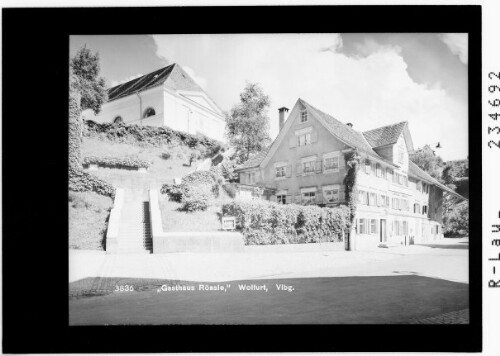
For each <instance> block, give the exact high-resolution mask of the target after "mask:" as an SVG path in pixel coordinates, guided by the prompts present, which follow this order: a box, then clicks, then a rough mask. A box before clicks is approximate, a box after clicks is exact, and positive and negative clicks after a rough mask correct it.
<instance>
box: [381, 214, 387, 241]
mask: <svg viewBox="0 0 500 356" xmlns="http://www.w3.org/2000/svg"><path fill="white" fill-rule="evenodd" d="M380 242H387V229H386V220H385V219H380Z"/></svg>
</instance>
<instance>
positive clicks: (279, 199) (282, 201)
mask: <svg viewBox="0 0 500 356" xmlns="http://www.w3.org/2000/svg"><path fill="white" fill-rule="evenodd" d="M276 200H277V202H278V204H286V194H280V195H277V196H276Z"/></svg>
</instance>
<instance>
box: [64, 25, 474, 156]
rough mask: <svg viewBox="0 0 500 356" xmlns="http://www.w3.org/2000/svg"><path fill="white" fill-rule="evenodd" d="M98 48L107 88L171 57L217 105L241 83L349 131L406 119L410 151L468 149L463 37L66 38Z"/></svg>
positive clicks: (457, 152) (230, 100) (274, 117)
mask: <svg viewBox="0 0 500 356" xmlns="http://www.w3.org/2000/svg"><path fill="white" fill-rule="evenodd" d="M70 43H71V46H70V51H71V54H74V53H75V52H76V50H77V49H78V48H79V47H81V46H83V45H87V47H89V48H91V49H92V50H94V51H98V52H99V54H100V60H101V74H102V75H103V76H104V77H105V78H106V80H107V83H108V85H109V86H113V85H116V84H119V83H121V82H125V81H127V80H130V79H133V78H135V77H137V76H140V75H142V74H146V73H149V72H152V71H154V70H156V69H159V68H161V67H163V66H166V65H168V64H171V63H178V64H180V65H181V66H182V67H183V68H184V69H185V70H186V71H187V72H188V73H189V74H190V75H191V76H192V77H193V78H194V79H195V80H196V81H197V82H198V84H200V85H201V86H202V87H203V88H204V89H205V90H206V92H207V93H208V95H209V96H211V97H212V98H213V99H214V100H215V101H216V102H217V103H218V105H219V106H220V107H221V108H222V109H223V110H229V109H230V108H231V107H232V106H233V105H234V104H235V103H237V102H238V100H239V93H240V92H241V91H242V89H243V88H244V86H245V82H246V81H251V82H258V83H260V84H261V86H262V88H263V89H264V91H265V92H266V93H267V94H268V95H269V96H270V98H271V108H270V110H269V117H270V123H271V132H270V133H271V136H272V137H273V138H274V137H275V136H276V135H277V131H278V112H277V109H278V107H281V106H286V107H288V108H290V109H291V108H292V107H293V105H294V104H295V102H296V101H297V99H298V98H302V99H304V100H306V101H307V102H309V103H310V104H311V105H313V106H316V107H317V108H319V109H321V110H323V111H325V112H327V113H329V114H331V115H332V116H334V117H335V118H337V119H338V120H340V121H342V122H344V123H346V122H352V123H353V124H354V128H355V129H357V130H361V131H364V130H369V129H372V128H376V127H379V126H382V125H387V124H392V123H396V122H400V121H408V122H409V125H410V130H411V133H412V137H413V142H414V146H415V148H418V147H422V146H423V145H425V144H426V143H428V144H431V145H435V144H436V143H437V142H441V146H442V148H441V149H439V150H438V151H437V153H438V154H439V155H441V157H443V158H444V159H445V160H452V159H460V158H466V157H467V155H468V150H467V138H468V130H467V125H468V120H467V117H468V116H467V115H468V113H467V111H468V106H467V49H468V47H467V35H466V34H394V33H391V34H262V35H261V34H257V35H248V34H244V35H239V34H236V35H158V36H142V35H141V36H74V37H72V38H71V41H70Z"/></svg>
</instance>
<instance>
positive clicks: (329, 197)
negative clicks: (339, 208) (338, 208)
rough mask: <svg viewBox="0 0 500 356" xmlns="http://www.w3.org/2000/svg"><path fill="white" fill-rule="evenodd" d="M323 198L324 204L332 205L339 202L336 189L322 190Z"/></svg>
mask: <svg viewBox="0 0 500 356" xmlns="http://www.w3.org/2000/svg"><path fill="white" fill-rule="evenodd" d="M323 197H324V199H325V203H326V204H334V203H338V202H339V189H338V188H323Z"/></svg>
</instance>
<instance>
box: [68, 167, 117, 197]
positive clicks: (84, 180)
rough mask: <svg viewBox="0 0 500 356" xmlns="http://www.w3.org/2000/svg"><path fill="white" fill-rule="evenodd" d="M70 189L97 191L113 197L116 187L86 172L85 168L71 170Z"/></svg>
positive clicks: (74, 190) (75, 190)
mask: <svg viewBox="0 0 500 356" xmlns="http://www.w3.org/2000/svg"><path fill="white" fill-rule="evenodd" d="M69 190H70V191H73V192H88V191H92V192H96V193H97V194H100V195H105V196H108V197H111V198H114V197H115V192H116V189H115V187H113V186H112V185H111V184H109V183H108V182H106V181H104V180H102V179H100V178H98V177H96V176H94V175H93V174H89V173H87V172H84V171H83V169H71V168H70V170H69Z"/></svg>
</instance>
